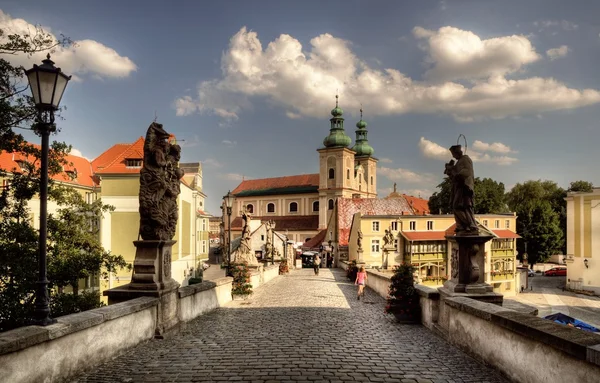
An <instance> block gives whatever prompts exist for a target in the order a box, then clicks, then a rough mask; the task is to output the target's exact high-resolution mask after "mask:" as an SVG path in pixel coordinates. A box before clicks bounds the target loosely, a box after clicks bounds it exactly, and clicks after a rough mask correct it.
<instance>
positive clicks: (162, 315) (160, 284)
mask: <svg viewBox="0 0 600 383" xmlns="http://www.w3.org/2000/svg"><path fill="white" fill-rule="evenodd" d="M175 242H176V241H161V240H144V241H133V244H134V245H135V247H136V252H135V260H134V262H133V275H132V277H131V283H129V284H126V285H124V286H119V287H116V288H114V289H110V290H106V291H104V295H105V296H107V297H108V304H109V305H111V304H113V303H119V302H123V301H127V300H130V299H135V298H139V297H155V298H158V299H159V305H158V318H157V319H158V320H157V324H156V330H155V336H156V337H163V336H164V335H165V334H166V333H167V332H169V331H171V330H174V329H175V326H176V324H177V322H178V321H177V289H178V288H179V283H177V282H176V281H175V280H174V279H173V278H172V277H171V248H172V246H173V245H174V244H175Z"/></svg>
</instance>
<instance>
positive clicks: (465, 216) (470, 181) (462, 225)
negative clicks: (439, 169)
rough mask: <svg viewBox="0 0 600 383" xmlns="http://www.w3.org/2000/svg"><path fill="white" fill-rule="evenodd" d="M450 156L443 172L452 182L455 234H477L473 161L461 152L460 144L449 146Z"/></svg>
mask: <svg viewBox="0 0 600 383" xmlns="http://www.w3.org/2000/svg"><path fill="white" fill-rule="evenodd" d="M450 153H452V157H454V158H455V159H456V163H455V162H454V160H450V162H448V163H447V164H446V167H445V170H444V174H446V175H448V177H449V178H450V181H451V184H452V194H451V199H452V201H451V202H452V211H453V213H454V220H455V221H456V235H477V234H478V232H479V231H478V229H477V222H476V221H475V215H474V211H473V194H474V188H475V174H474V172H473V161H471V158H469V156H467V155H466V154H463V152H462V147H461V145H453V146H451V147H450Z"/></svg>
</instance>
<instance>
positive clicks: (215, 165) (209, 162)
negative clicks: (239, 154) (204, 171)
mask: <svg viewBox="0 0 600 383" xmlns="http://www.w3.org/2000/svg"><path fill="white" fill-rule="evenodd" d="M202 165H206V166H210V167H213V168H221V167H223V164H222V163H220V162H219V161H218V160H216V159H214V158H207V159H205V160H204V161H202Z"/></svg>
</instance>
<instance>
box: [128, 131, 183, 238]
mask: <svg viewBox="0 0 600 383" xmlns="http://www.w3.org/2000/svg"><path fill="white" fill-rule="evenodd" d="M168 139H169V133H167V132H166V131H165V130H164V129H163V126H162V124H159V123H156V122H153V123H152V124H150V127H149V128H148V131H147V132H146V141H145V142H144V163H143V167H142V169H141V171H140V193H139V201H140V207H139V212H140V232H139V235H140V236H141V237H142V239H143V240H164V241H168V240H171V239H173V236H174V235H175V227H176V226H177V219H178V209H177V196H178V195H179V193H180V188H179V182H180V181H179V180H180V179H181V177H183V174H184V171H183V170H182V169H180V168H179V165H178V163H179V159H180V156H181V147H180V146H179V145H177V144H171V143H169V141H168Z"/></svg>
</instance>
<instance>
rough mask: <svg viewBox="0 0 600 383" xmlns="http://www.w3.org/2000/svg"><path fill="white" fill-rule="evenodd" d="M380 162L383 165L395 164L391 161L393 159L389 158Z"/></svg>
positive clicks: (381, 159)
mask: <svg viewBox="0 0 600 383" xmlns="http://www.w3.org/2000/svg"><path fill="white" fill-rule="evenodd" d="M379 162H381V163H383V164H391V163H393V162H394V161H393V160H391V159H389V158H380V159H379Z"/></svg>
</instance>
